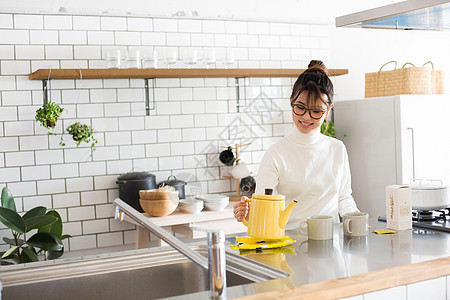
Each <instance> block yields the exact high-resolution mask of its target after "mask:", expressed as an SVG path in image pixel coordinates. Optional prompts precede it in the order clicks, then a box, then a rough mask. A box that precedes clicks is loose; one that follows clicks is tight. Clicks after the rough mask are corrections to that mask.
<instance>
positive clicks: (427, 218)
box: [378, 208, 450, 232]
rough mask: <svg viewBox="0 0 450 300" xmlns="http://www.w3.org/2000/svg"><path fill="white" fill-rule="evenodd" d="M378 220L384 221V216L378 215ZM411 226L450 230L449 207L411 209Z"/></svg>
mask: <svg viewBox="0 0 450 300" xmlns="http://www.w3.org/2000/svg"><path fill="white" fill-rule="evenodd" d="M378 221H381V222H386V217H384V216H380V217H378ZM412 226H413V227H415V228H425V229H431V230H437V231H445V232H450V208H445V209H441V210H434V211H413V212H412Z"/></svg>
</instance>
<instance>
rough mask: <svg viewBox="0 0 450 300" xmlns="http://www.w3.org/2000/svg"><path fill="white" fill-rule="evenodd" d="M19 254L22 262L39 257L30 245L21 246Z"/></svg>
mask: <svg viewBox="0 0 450 300" xmlns="http://www.w3.org/2000/svg"><path fill="white" fill-rule="evenodd" d="M21 256H22V262H24V263H26V262H35V261H39V257H38V256H37V254H36V252H35V251H34V248H33V247H31V246H29V247H24V248H22V255H21Z"/></svg>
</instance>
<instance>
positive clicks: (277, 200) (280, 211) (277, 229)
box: [242, 189, 297, 240]
mask: <svg viewBox="0 0 450 300" xmlns="http://www.w3.org/2000/svg"><path fill="white" fill-rule="evenodd" d="M272 192H273V190H272V189H266V190H265V194H264V195H257V194H253V196H252V199H248V200H247V201H248V202H250V203H251V206H250V214H249V218H248V222H247V220H245V219H243V220H242V223H243V224H244V225H245V226H247V227H248V229H247V235H248V236H250V237H254V238H260V239H266V240H274V239H281V238H283V237H284V227H286V224H287V221H288V219H289V216H290V214H291V212H292V209H293V208H294V206H295V204H297V200H294V201H292V202H291V203H289V205H288V206H287V207H286V209H284V199H285V197H284V195H272Z"/></svg>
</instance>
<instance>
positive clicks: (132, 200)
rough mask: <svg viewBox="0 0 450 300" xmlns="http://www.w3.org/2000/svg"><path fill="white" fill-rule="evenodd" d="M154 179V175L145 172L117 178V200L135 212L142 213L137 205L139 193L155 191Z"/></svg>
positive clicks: (127, 174)
mask: <svg viewBox="0 0 450 300" xmlns="http://www.w3.org/2000/svg"><path fill="white" fill-rule="evenodd" d="M155 178H156V177H155V175H153V174H150V173H147V172H130V173H126V174H123V175H121V176H119V177H118V178H117V184H119V198H120V199H122V200H123V201H125V202H126V203H127V204H128V205H130V206H132V207H133V208H134V209H136V210H137V211H139V212H143V211H144V210H143V209H142V207H141V205H140V204H139V191H140V190H153V189H156V179H155Z"/></svg>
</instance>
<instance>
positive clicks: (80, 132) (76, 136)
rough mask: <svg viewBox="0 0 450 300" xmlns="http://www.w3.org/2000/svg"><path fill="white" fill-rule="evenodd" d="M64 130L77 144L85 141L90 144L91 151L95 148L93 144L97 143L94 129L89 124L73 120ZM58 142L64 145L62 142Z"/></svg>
mask: <svg viewBox="0 0 450 300" xmlns="http://www.w3.org/2000/svg"><path fill="white" fill-rule="evenodd" d="M66 131H67V132H68V133H69V134H70V135H71V136H72V139H73V140H74V141H75V143H76V144H77V146H79V145H80V144H81V142H85V143H87V144H90V146H91V149H92V151H94V150H95V144H97V143H98V141H97V139H96V138H95V137H94V129H92V127H91V126H89V125H86V124H82V123H80V122H75V123H73V124H71V125H70V126H69V127H67V128H66ZM60 144H61V145H62V146H65V144H64V143H60Z"/></svg>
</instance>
